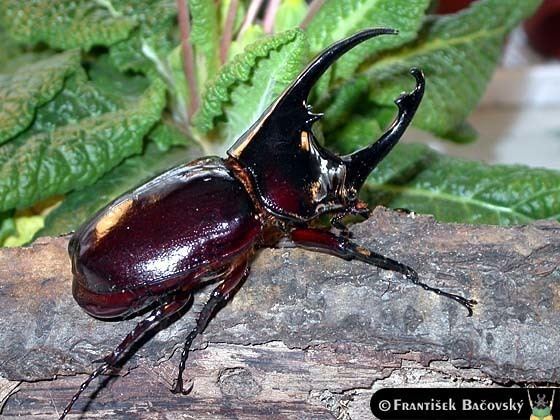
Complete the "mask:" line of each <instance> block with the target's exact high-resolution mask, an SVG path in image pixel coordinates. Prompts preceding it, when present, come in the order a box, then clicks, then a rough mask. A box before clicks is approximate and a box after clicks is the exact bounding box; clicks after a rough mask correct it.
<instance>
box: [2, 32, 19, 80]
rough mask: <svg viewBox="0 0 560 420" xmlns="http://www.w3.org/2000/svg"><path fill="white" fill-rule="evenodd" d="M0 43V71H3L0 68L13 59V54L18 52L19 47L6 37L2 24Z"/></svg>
mask: <svg viewBox="0 0 560 420" xmlns="http://www.w3.org/2000/svg"><path fill="white" fill-rule="evenodd" d="M0 45H1V46H2V48H0V73H3V70H2V68H3V67H4V65H5V64H6V63H7V62H8V61H10V60H11V59H13V57H14V56H16V55H18V54H20V53H21V48H20V47H19V46H18V45H17V43H16V42H14V41H13V40H12V39H11V38H9V37H8V35H7V34H6V31H5V30H4V28H2V26H0Z"/></svg>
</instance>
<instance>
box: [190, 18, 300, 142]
mask: <svg viewBox="0 0 560 420" xmlns="http://www.w3.org/2000/svg"><path fill="white" fill-rule="evenodd" d="M306 52H307V41H306V38H305V34H304V33H303V32H302V31H301V30H299V29H294V30H291V31H287V32H283V33H281V34H278V35H274V36H271V37H267V38H263V39H261V40H259V41H257V42H255V43H254V44H252V45H250V46H249V47H247V48H246V49H245V52H244V53H242V54H239V55H237V56H236V57H235V58H234V59H233V60H232V61H231V62H229V63H227V64H226V65H224V66H223V67H222V69H221V71H220V73H219V74H218V76H217V77H216V79H215V80H214V81H213V82H212V83H211V84H210V85H209V86H208V87H207V89H206V90H205V92H204V94H203V97H202V103H201V107H200V109H199V111H198V112H197V114H195V117H194V126H195V127H196V129H197V130H199V132H201V133H208V132H209V131H210V130H212V129H213V128H215V127H216V121H215V120H216V119H217V118H218V117H222V118H223V119H226V120H227V125H226V127H225V130H226V133H225V135H226V137H227V139H226V143H228V142H230V141H231V140H232V139H235V138H236V136H238V135H240V134H242V133H243V132H244V130H245V129H246V128H248V127H249V126H250V125H251V124H252V123H253V122H254V121H255V120H256V119H257V118H258V117H259V116H260V114H261V113H262V111H263V110H264V109H266V107H267V106H268V105H269V104H270V103H271V102H272V101H273V100H274V98H276V97H277V96H278V95H279V94H280V93H281V92H282V90H283V89H284V88H285V87H286V86H287V85H288V84H289V83H290V82H291V81H292V80H293V79H294V77H295V76H296V75H297V74H298V72H299V71H300V70H301V68H302V66H303V64H304V59H305V58H306V56H307V54H306ZM222 138H223V137H222Z"/></svg>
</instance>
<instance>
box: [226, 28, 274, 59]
mask: <svg viewBox="0 0 560 420" xmlns="http://www.w3.org/2000/svg"><path fill="white" fill-rule="evenodd" d="M265 35H266V34H265V33H264V28H263V27H262V26H261V25H249V27H247V29H246V30H245V32H243V34H241V36H240V37H238V38H237V39H236V40H235V41H233V42H232V43H231V45H230V46H229V51H228V61H230V60H231V59H232V58H233V57H235V56H236V55H237V54H241V53H243V50H244V49H245V48H247V47H248V46H249V45H251V44H253V43H255V42H257V41H258V40H259V39H261V38H263V37H264V36H265Z"/></svg>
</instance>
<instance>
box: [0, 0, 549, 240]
mask: <svg viewBox="0 0 560 420" xmlns="http://www.w3.org/2000/svg"><path fill="white" fill-rule="evenodd" d="M315 3H316V2H315ZM539 3H540V1H539V0H479V1H478V2H476V3H474V4H473V6H471V8H469V9H467V10H465V11H464V12H461V13H457V14H454V15H447V16H432V15H430V14H429V10H430V7H431V3H430V0H326V1H325V2H324V3H323V4H322V6H321V8H320V9H318V10H317V11H314V12H311V9H313V7H311V9H310V6H309V5H308V4H307V3H306V2H305V1H304V0H282V1H281V2H280V6H279V8H278V10H277V12H276V14H275V19H274V21H272V22H271V21H269V22H264V23H263V22H262V19H260V18H259V16H257V18H256V19H251V18H250V17H247V16H249V14H248V11H249V10H250V9H251V2H250V1H249V0H240V1H239V2H238V6H237V9H233V8H232V7H230V6H231V1H229V0H222V1H220V2H215V1H205V0H188V1H187V6H188V8H189V12H190V15H191V22H190V26H191V32H190V40H189V42H190V45H191V47H192V50H193V57H194V62H193V64H194V69H195V71H194V73H195V74H194V77H195V79H196V86H189V84H188V83H187V81H186V80H187V79H186V76H185V71H184V68H183V62H184V61H183V56H182V50H181V47H180V31H179V27H178V25H177V5H176V3H175V2H174V1H172V0H59V1H56V2H50V1H46V0H36V1H32V2H31V1H29V2H28V1H26V2H22V1H15V0H0V45H2V46H3V48H2V49H1V50H0V244H4V245H17V244H21V243H24V242H26V241H28V240H29V239H30V238H31V237H32V236H33V235H34V234H35V232H36V231H37V229H41V228H42V229H41V230H40V231H39V233H38V234H39V235H44V234H50V235H53V234H62V233H66V232H69V231H71V230H73V229H75V228H76V227H77V226H79V225H80V224H81V223H82V222H83V221H85V220H87V219H88V218H89V217H90V216H91V215H92V213H93V212H95V211H97V210H98V209H100V208H101V207H102V206H104V205H105V204H107V203H108V202H109V201H111V200H112V199H113V198H115V197H116V196H118V195H120V194H122V193H123V192H125V191H126V190H128V189H130V188H132V187H134V186H136V185H138V184H140V183H142V182H143V181H145V180H146V179H148V178H150V177H152V176H154V175H156V174H158V173H160V172H162V171H163V170H165V169H167V168H169V167H172V166H174V165H177V164H180V163H181V162H184V161H185V160H187V159H185V157H186V156H192V155H193V153H194V154H199V155H202V154H210V153H213V154H219V155H223V154H224V153H225V151H226V150H227V148H228V147H229V146H230V145H231V144H232V143H233V141H234V140H235V139H236V138H237V137H238V136H239V135H240V134H241V133H243V132H244V131H245V130H246V129H247V128H248V127H249V126H250V125H251V124H252V123H253V122H254V121H255V120H256V119H257V118H258V116H259V115H260V114H261V113H262V112H263V111H264V110H265V109H266V107H267V106H268V105H269V104H270V103H271V102H272V101H273V100H274V99H275V98H276V97H277V96H278V95H279V94H280V93H281V92H282V90H283V89H284V88H285V87H286V86H287V85H288V84H289V83H290V82H291V80H293V79H294V77H295V76H296V75H297V74H298V73H299V71H301V70H302V69H303V67H304V66H305V65H306V63H308V62H309V60H310V59H311V58H312V57H313V56H314V55H315V54H317V53H318V52H320V51H321V50H322V49H323V48H325V47H327V46H328V45H330V44H331V43H332V42H334V41H336V40H338V39H340V38H343V37H345V36H348V35H351V34H353V33H355V32H357V31H358V30H360V29H364V28H367V27H391V28H396V29H398V30H399V33H400V34H399V36H384V37H379V38H376V39H373V40H370V41H368V42H366V43H364V44H363V45H361V46H360V47H358V48H356V49H355V50H353V51H351V52H350V53H349V54H347V55H346V56H345V57H344V58H343V59H341V60H340V61H339V62H338V63H337V64H336V65H335V66H333V68H332V69H331V70H330V71H329V72H328V73H327V74H326V75H325V76H324V77H323V78H322V79H321V81H320V82H319V83H318V85H317V87H316V89H315V91H314V92H313V97H312V98H311V103H312V104H314V105H315V110H319V111H323V112H325V118H324V119H323V121H322V122H321V123H319V124H316V126H315V129H316V131H317V134H318V137H319V138H321V139H324V142H325V144H326V145H327V147H329V148H331V149H333V150H335V151H337V152H340V153H348V152H350V151H352V150H355V149H356V148H359V147H361V146H364V145H366V144H370V143H371V142H372V141H374V140H375V139H376V138H377V136H378V135H379V134H380V133H381V132H382V128H383V127H385V126H387V124H388V123H390V121H391V119H392V118H393V117H394V114H395V110H396V108H395V106H394V104H393V100H394V99H395V98H396V97H397V96H398V95H399V93H400V92H402V91H403V90H409V89H411V88H412V87H413V84H414V80H413V78H412V77H411V76H410V75H409V74H408V71H409V69H410V68H411V67H413V66H417V67H420V68H422V69H423V71H424V72H425V74H426V79H427V88H426V95H425V99H424V101H423V102H422V105H421V107H420V109H419V111H418V114H417V117H416V118H415V120H414V125H416V126H417V127H419V128H422V129H424V130H427V131H430V132H432V133H435V134H436V135H438V136H439V137H441V138H442V139H447V140H450V141H456V142H468V141H473V140H474V138H475V133H474V130H473V129H472V128H471V127H470V126H469V125H468V123H466V121H465V118H466V117H467V116H468V115H469V113H470V111H471V110H472V109H473V107H475V106H476V104H477V102H478V100H479V99H480V97H481V95H482V93H483V92H484V89H485V87H486V84H487V83H488V80H489V78H490V77H491V75H492V72H493V71H494V69H495V67H496V65H497V62H498V60H499V57H500V53H501V49H502V46H503V43H504V40H505V38H506V36H507V34H508V33H509V31H511V29H512V28H514V27H515V26H516V25H517V24H518V23H519V22H520V21H521V20H522V19H523V18H524V17H526V16H528V15H530V14H531V13H532V12H533V11H534V10H535V9H536V7H537V6H538V5H539ZM228 16H230V19H228ZM229 41H231V44H230V43H229ZM224 52H225V54H223V53H224ZM195 95H196V96H195ZM193 100H194V101H193ZM192 103H199V106H198V107H197V108H196V109H189V104H192ZM187 149H189V150H188V152H187ZM558 185H560V173H558V172H556V171H552V170H544V169H531V168H528V167H524V166H504V165H499V166H488V165H485V164H483V163H479V162H469V161H463V160H459V159H455V158H450V157H447V156H442V155H440V154H437V153H436V152H434V151H432V150H430V149H428V148H426V147H424V146H420V145H401V146H399V147H397V148H396V149H395V151H394V152H393V153H391V154H390V156H389V157H388V158H387V159H386V160H385V161H384V162H383V163H382V164H381V165H380V167H379V168H378V169H377V170H376V171H375V172H374V173H373V174H372V176H371V177H370V179H369V180H368V182H367V184H366V186H365V188H364V190H363V192H362V193H363V197H364V198H365V199H366V200H367V201H369V202H370V203H371V205H375V204H378V203H381V204H384V205H388V206H394V207H405V208H408V209H411V210H415V211H418V212H422V213H431V214H434V215H435V216H436V217H437V218H438V219H440V220H445V221H453V222H467V223H495V224H511V223H527V222H530V221H532V220H536V219H542V218H556V219H559V220H560V190H559V189H558ZM43 225H44V227H43Z"/></svg>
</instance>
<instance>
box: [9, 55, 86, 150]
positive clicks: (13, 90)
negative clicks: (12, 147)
mask: <svg viewBox="0 0 560 420" xmlns="http://www.w3.org/2000/svg"><path fill="white" fill-rule="evenodd" d="M79 65H80V55H79V53H78V52H76V51H72V52H66V53H63V54H59V55H55V56H52V57H50V58H48V59H45V60H41V61H38V62H36V63H34V64H30V65H27V66H25V67H22V68H20V69H19V70H18V71H17V72H15V73H14V74H9V75H0V144H2V143H4V142H6V141H7V140H9V139H10V138H12V137H13V136H15V135H17V134H18V133H20V132H21V131H23V130H24V129H25V128H27V127H28V126H29V124H31V121H32V120H33V116H34V114H35V110H36V108H37V107H38V106H41V105H43V104H44V103H46V102H48V101H50V100H51V99H52V98H53V97H54V96H55V95H56V94H57V93H58V92H60V90H61V89H62V87H63V86H64V80H65V79H66V78H67V77H68V76H69V75H71V74H72V73H74V72H75V71H76V70H77V69H78V68H79Z"/></svg>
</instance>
